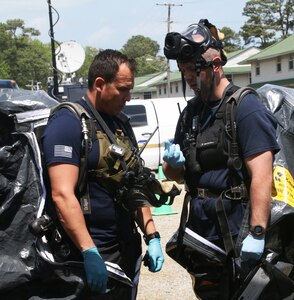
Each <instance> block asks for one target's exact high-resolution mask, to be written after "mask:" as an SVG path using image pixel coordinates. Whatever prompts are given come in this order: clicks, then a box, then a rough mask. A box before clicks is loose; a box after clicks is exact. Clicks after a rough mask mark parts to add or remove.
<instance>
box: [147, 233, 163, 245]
mask: <svg viewBox="0 0 294 300" xmlns="http://www.w3.org/2000/svg"><path fill="white" fill-rule="evenodd" d="M155 238H160V234H159V232H158V231H155V232H153V233H150V234H146V235H143V239H144V241H145V243H146V245H147V246H148V245H149V242H150V241H151V240H153V239H155Z"/></svg>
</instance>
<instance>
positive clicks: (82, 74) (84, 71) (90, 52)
mask: <svg viewBox="0 0 294 300" xmlns="http://www.w3.org/2000/svg"><path fill="white" fill-rule="evenodd" d="M100 51H101V49H100V50H98V49H96V48H94V47H90V46H87V47H86V48H85V61H84V63H83V65H82V67H81V68H80V69H79V70H77V72H76V75H77V78H83V79H84V80H86V79H88V70H89V67H90V64H91V63H92V61H93V59H94V57H95V56H96V55H97V54H98V53H99V52H100Z"/></svg>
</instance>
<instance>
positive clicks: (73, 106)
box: [50, 102, 93, 214]
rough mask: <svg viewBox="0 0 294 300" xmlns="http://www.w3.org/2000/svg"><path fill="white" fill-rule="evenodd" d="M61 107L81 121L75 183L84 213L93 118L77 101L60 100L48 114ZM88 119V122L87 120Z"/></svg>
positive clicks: (86, 198)
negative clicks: (80, 143)
mask: <svg viewBox="0 0 294 300" xmlns="http://www.w3.org/2000/svg"><path fill="white" fill-rule="evenodd" d="M61 108H67V109H69V110H70V111H71V112H72V113H73V114H74V116H76V117H77V118H78V120H80V122H81V127H82V133H83V140H82V152H81V157H80V171H79V178H78V183H77V192H78V196H79V200H80V205H81V207H82V210H83V213H84V214H90V213H91V210H90V208H91V206H90V197H89V187H88V183H87V173H88V168H87V158H88V153H89V151H90V150H91V147H92V140H91V137H92V132H91V131H92V128H93V126H92V124H91V123H93V119H92V117H91V116H90V114H89V113H88V112H87V110H86V109H85V108H84V107H83V106H82V105H81V104H79V103H76V102H74V103H73V102H62V103H60V104H58V105H56V106H55V107H53V108H52V109H51V112H50V116H52V115H53V114H54V113H55V112H56V111H58V110H60V109H61ZM87 121H88V122H87Z"/></svg>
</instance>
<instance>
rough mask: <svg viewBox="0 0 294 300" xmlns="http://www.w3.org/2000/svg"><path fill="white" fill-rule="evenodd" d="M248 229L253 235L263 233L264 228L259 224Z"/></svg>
mask: <svg viewBox="0 0 294 300" xmlns="http://www.w3.org/2000/svg"><path fill="white" fill-rule="evenodd" d="M249 231H250V233H251V234H252V235H253V236H262V235H264V234H265V228H264V227H262V226H261V225H256V226H250V227H249Z"/></svg>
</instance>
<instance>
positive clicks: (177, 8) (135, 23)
mask: <svg viewBox="0 0 294 300" xmlns="http://www.w3.org/2000/svg"><path fill="white" fill-rule="evenodd" d="M48 1H49V0H0V4H1V10H0V22H1V23H5V22H6V21H7V20H9V19H21V20H23V21H24V22H25V27H33V28H35V29H38V30H39V31H40V32H41V35H40V36H39V37H38V39H39V40H41V41H42V42H44V43H49V42H50V37H49V35H48V32H49V29H50V25H49V8H48ZM246 2H248V0H210V1H203V0H188V1H185V0H183V1H179V0H177V1H172V0H171V1H168V0H167V1H166V2H165V1H164V0H163V1H161V0H158V1H153V0H51V5H52V7H53V8H54V9H55V10H56V11H57V12H58V15H59V20H58V22H57V23H56V25H55V26H54V37H55V39H56V40H57V41H58V42H60V43H63V42H67V41H75V42H77V43H79V44H80V45H81V46H82V47H85V46H91V47H95V48H97V49H99V48H102V49H107V48H112V49H117V50H120V49H121V48H122V47H123V45H124V44H125V43H126V42H127V40H128V39H130V38H131V37H132V36H134V35H143V36H145V37H149V38H151V39H152V40H155V41H156V42H158V44H159V45H160V51H159V53H158V54H159V55H163V46H164V38H165V35H166V33H167V30H168V25H167V19H168V4H172V5H171V6H170V20H171V21H172V23H171V25H170V31H176V32H181V31H183V30H184V29H185V28H186V27H187V26H188V25H190V24H192V23H197V22H198V21H199V20H200V19H208V20H209V22H210V23H212V24H214V25H215V26H216V27H218V28H222V27H224V26H226V27H230V28H231V29H233V30H234V31H236V32H238V31H239V30H240V28H241V27H242V26H243V24H244V22H245V21H246V17H244V16H242V11H243V8H244V6H245V4H246ZM52 12H53V15H52V18H53V23H55V22H56V21H57V18H58V15H57V13H56V12H55V11H54V10H52ZM0 42H1V41H0Z"/></svg>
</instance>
